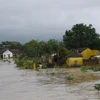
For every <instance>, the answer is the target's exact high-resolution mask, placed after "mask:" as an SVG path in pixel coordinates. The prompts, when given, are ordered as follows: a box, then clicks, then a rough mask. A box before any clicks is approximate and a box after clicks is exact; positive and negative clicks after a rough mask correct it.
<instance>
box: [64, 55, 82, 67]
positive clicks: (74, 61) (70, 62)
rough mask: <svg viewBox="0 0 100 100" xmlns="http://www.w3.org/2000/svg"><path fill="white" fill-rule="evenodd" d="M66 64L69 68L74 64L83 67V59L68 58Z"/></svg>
mask: <svg viewBox="0 0 100 100" xmlns="http://www.w3.org/2000/svg"><path fill="white" fill-rule="evenodd" d="M66 62H67V65H68V66H71V65H74V64H77V65H83V58H82V57H76V58H68V59H67V61H66Z"/></svg>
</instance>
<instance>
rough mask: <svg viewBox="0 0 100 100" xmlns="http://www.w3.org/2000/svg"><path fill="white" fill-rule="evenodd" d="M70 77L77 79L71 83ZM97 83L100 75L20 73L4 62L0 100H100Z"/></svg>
mask: <svg viewBox="0 0 100 100" xmlns="http://www.w3.org/2000/svg"><path fill="white" fill-rule="evenodd" d="M66 75H72V76H73V77H74V80H73V81H72V82H69V81H68V80H66ZM92 78H93V79H92ZM97 83H100V72H91V71H89V72H86V73H81V72H80V70H79V69H65V68H60V69H59V68H55V69H40V70H39V71H33V70H20V69H18V68H16V65H15V64H14V63H13V62H12V63H8V62H2V61H0V100H100V93H98V92H97V91H96V90H95V89H94V87H93V86H94V84H97Z"/></svg>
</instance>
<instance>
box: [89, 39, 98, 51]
mask: <svg viewBox="0 0 100 100" xmlns="http://www.w3.org/2000/svg"><path fill="white" fill-rule="evenodd" d="M89 47H90V48H91V49H96V50H100V38H98V39H95V40H93V41H91V43H90V45H89Z"/></svg>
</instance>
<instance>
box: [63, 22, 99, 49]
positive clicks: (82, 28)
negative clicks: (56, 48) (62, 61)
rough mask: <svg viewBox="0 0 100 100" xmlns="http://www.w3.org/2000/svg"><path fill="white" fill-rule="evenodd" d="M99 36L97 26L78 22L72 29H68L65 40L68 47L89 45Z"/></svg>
mask: <svg viewBox="0 0 100 100" xmlns="http://www.w3.org/2000/svg"><path fill="white" fill-rule="evenodd" d="M98 38H99V34H97V33H96V30H95V28H93V27H92V25H91V24H90V25H89V26H87V25H84V24H76V25H74V26H73V27H72V29H71V30H66V32H65V35H64V36H63V41H64V44H65V45H66V47H68V48H70V49H71V48H81V47H89V46H90V44H91V42H92V41H94V40H95V39H98Z"/></svg>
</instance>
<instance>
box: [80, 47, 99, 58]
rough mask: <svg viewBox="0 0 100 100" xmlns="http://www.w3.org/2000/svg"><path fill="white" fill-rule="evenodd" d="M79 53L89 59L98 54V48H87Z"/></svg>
mask: <svg viewBox="0 0 100 100" xmlns="http://www.w3.org/2000/svg"><path fill="white" fill-rule="evenodd" d="M81 54H82V56H83V59H89V58H91V57H92V56H97V55H98V50H91V49H89V48H87V49H86V50H84V51H83V52H82V53H81Z"/></svg>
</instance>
